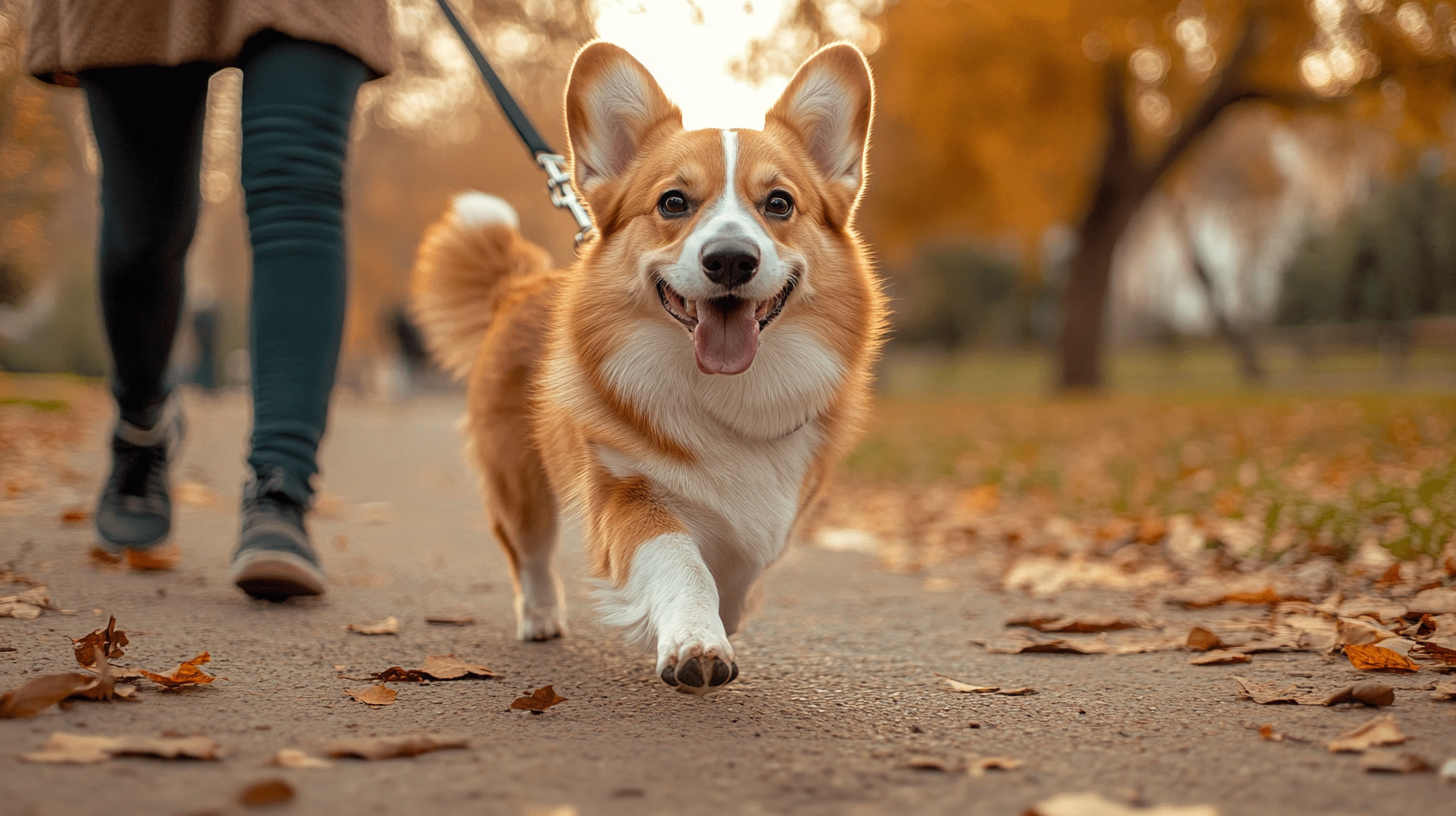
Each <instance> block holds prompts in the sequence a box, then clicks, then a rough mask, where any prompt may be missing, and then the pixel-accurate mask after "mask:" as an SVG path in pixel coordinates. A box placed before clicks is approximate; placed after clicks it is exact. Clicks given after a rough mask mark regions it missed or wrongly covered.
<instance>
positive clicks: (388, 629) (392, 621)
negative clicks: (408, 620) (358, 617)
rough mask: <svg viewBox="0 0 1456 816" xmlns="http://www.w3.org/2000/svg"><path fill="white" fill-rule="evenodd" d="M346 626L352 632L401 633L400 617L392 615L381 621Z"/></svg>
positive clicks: (368, 633) (365, 633)
mask: <svg viewBox="0 0 1456 816" xmlns="http://www.w3.org/2000/svg"><path fill="white" fill-rule="evenodd" d="M346 628H348V630H349V631H350V632H358V633H359V634H361V635H397V634H399V618H396V617H394V616H393V615H390V616H389V617H387V618H385V619H384V620H380V621H366V622H364V623H351V624H349V625H348V627H346Z"/></svg>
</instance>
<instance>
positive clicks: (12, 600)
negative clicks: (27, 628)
mask: <svg viewBox="0 0 1456 816" xmlns="http://www.w3.org/2000/svg"><path fill="white" fill-rule="evenodd" d="M50 608H51V596H50V593H49V592H48V591H47V590H46V588H45V587H43V586H37V587H31V588H30V589H27V590H25V591H24V592H22V593H20V594H19V595H6V596H4V597H0V618H18V619H20V620H35V619H36V618H38V617H40V614H41V613H42V612H44V611H45V610H47V609H50Z"/></svg>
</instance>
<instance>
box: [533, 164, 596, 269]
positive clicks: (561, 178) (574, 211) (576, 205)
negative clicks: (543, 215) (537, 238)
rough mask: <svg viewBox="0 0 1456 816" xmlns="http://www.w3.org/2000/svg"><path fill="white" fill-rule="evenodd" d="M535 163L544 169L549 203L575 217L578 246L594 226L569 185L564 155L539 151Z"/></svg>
mask: <svg viewBox="0 0 1456 816" xmlns="http://www.w3.org/2000/svg"><path fill="white" fill-rule="evenodd" d="M536 163H537V164H539V165H541V168H542V169H543V170H545V171H546V186H547V187H548V188H549V189H550V190H551V203H552V204H555V205H556V206H557V208H558V209H562V210H566V211H567V212H569V213H571V217H572V218H575V219H576V226H577V233H576V245H577V246H578V247H580V246H581V245H582V242H583V241H585V240H586V239H587V237H588V236H590V235H591V232H592V229H594V228H593V227H592V220H591V216H590V215H587V212H586V207H583V206H582V205H581V200H580V199H578V198H577V197H576V190H574V189H572V187H571V174H569V173H567V172H566V157H565V156H562V155H560V154H559V153H541V154H539V155H537V156H536Z"/></svg>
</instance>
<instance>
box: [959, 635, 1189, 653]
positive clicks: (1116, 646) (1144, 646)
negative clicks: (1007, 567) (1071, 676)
mask: <svg viewBox="0 0 1456 816" xmlns="http://www.w3.org/2000/svg"><path fill="white" fill-rule="evenodd" d="M974 642H975V643H978V644H980V645H981V646H982V647H984V648H985V650H986V651H987V652H989V653H991V654H1038V653H1042V654H1087V655H1092V654H1110V655H1128V654H1142V653H1145V652H1166V651H1171V650H1174V649H1181V648H1183V642H1182V641H1181V640H1176V639H1169V638H1157V639H1153V640H1146V639H1145V640H1140V641H1139V640H1128V641H1120V642H1117V643H1113V642H1111V641H1109V640H1107V639H1106V636H1105V635H1103V636H1101V637H1098V638H1095V639H1093V640H1067V639H1062V638H1055V639H1044V638H1034V637H1028V636H1027V635H1022V634H1011V635H1007V636H1006V637H1000V638H993V639H991V640H977V641H974Z"/></svg>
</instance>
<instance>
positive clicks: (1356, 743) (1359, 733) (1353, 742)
mask: <svg viewBox="0 0 1456 816" xmlns="http://www.w3.org/2000/svg"><path fill="white" fill-rule="evenodd" d="M1406 739H1407V737H1406V735H1404V734H1402V733H1400V726H1398V725H1396V724H1395V717H1394V716H1392V715H1390V714H1385V715H1383V716H1380V717H1376V718H1375V719H1373V720H1371V721H1370V722H1367V723H1365V724H1364V725H1362V726H1360V727H1359V728H1356V729H1353V730H1350V731H1346V732H1345V733H1343V734H1341V735H1340V736H1339V738H1338V739H1336V740H1334V741H1333V742H1331V743H1330V751H1331V752H1333V753H1360V752H1361V751H1364V750H1365V749H1367V748H1374V747H1376V746H1380V745H1399V744H1401V743H1402V742H1405V741H1406Z"/></svg>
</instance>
